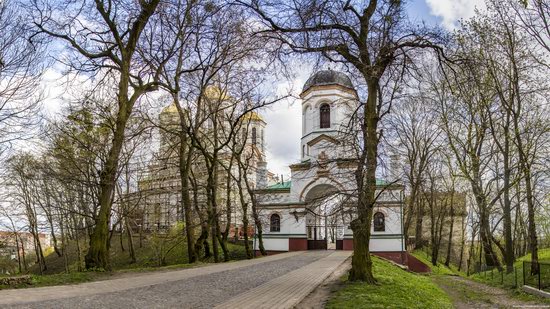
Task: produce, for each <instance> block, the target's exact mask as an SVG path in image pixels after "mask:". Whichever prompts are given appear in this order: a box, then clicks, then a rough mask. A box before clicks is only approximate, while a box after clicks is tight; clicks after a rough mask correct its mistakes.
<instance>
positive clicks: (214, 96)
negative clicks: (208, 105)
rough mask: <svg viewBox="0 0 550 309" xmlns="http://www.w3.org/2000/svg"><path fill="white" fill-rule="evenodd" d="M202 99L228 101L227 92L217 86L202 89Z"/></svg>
mask: <svg viewBox="0 0 550 309" xmlns="http://www.w3.org/2000/svg"><path fill="white" fill-rule="evenodd" d="M203 94H204V97H205V98H207V99H210V100H220V101H225V100H228V99H229V96H228V95H227V92H226V91H224V90H222V89H220V87H218V86H214V85H210V86H207V87H206V88H204V92H203Z"/></svg>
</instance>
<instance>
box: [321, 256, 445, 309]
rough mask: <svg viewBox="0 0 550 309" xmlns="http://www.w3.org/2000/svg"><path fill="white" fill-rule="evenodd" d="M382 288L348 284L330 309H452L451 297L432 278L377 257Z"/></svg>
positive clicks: (376, 267) (330, 303)
mask: <svg viewBox="0 0 550 309" xmlns="http://www.w3.org/2000/svg"><path fill="white" fill-rule="evenodd" d="M373 263H374V275H375V277H376V279H377V280H378V283H379V284H378V285H368V284H365V283H352V282H345V283H344V285H343V287H342V288H341V289H340V290H338V291H336V292H335V293H334V294H333V295H332V297H331V299H330V300H329V302H328V304H327V308H334V309H340V308H438V309H439V308H452V304H451V300H450V298H449V296H448V295H447V294H446V293H445V292H443V290H441V289H440V288H439V287H438V286H437V285H436V284H435V283H433V282H432V280H430V278H429V277H428V276H423V275H418V274H414V273H411V272H408V271H405V270H402V269H400V268H398V267H396V266H394V265H392V264H390V263H388V262H386V261H383V260H381V259H379V258H377V257H373Z"/></svg>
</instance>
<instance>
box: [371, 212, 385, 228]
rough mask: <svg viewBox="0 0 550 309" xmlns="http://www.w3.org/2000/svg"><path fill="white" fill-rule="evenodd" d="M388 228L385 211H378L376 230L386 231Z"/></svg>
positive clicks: (375, 218) (375, 217) (375, 223)
mask: <svg viewBox="0 0 550 309" xmlns="http://www.w3.org/2000/svg"><path fill="white" fill-rule="evenodd" d="M385 230H386V218H385V216H384V214H383V213H381V212H377V213H375V214H374V231H375V232H384V231H385Z"/></svg>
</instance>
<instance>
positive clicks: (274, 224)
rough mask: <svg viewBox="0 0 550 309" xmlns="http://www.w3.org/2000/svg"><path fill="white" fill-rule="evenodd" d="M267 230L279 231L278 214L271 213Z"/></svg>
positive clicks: (279, 221)
mask: <svg viewBox="0 0 550 309" xmlns="http://www.w3.org/2000/svg"><path fill="white" fill-rule="evenodd" d="M269 223H270V224H269V231H270V232H280V231H281V216H279V215H278V214H272V215H271V217H270V218H269Z"/></svg>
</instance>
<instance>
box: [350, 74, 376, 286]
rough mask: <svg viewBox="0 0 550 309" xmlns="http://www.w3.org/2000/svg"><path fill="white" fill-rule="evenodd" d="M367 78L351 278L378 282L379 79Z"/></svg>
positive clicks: (356, 173) (353, 223) (352, 228)
mask: <svg viewBox="0 0 550 309" xmlns="http://www.w3.org/2000/svg"><path fill="white" fill-rule="evenodd" d="M364 77H365V80H366V81H367V87H368V97H367V102H366V104H365V107H364V112H363V125H364V127H363V129H362V134H363V136H362V140H363V141H364V149H363V151H362V153H361V154H360V159H359V164H358V166H357V170H356V171H355V181H356V184H357V190H358V197H357V199H358V200H357V218H355V219H354V220H352V222H351V230H352V231H353V256H352V259H351V270H350V275H349V279H350V280H351V281H365V282H367V283H370V284H374V283H376V279H375V278H374V275H373V273H372V259H371V256H370V249H369V245H370V244H369V242H370V236H371V231H370V229H371V225H372V215H373V207H374V204H375V194H376V166H377V154H378V134H377V125H378V113H377V111H376V108H377V104H378V91H379V85H378V82H379V80H378V79H375V78H374V79H373V78H372V77H371V76H367V75H366V76H364Z"/></svg>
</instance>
